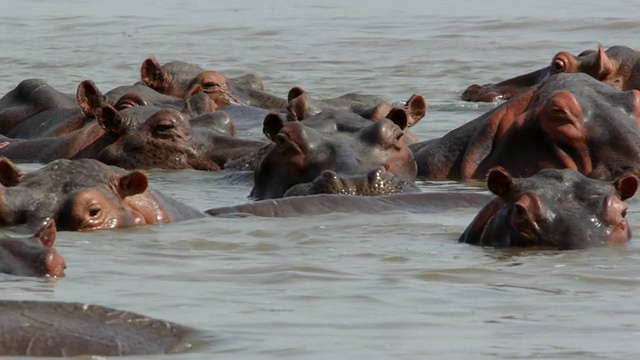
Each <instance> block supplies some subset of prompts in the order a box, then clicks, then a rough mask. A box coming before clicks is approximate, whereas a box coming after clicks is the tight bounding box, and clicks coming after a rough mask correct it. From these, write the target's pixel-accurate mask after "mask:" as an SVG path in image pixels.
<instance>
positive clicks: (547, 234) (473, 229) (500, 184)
mask: <svg viewBox="0 0 640 360" xmlns="http://www.w3.org/2000/svg"><path fill="white" fill-rule="evenodd" d="M487 186H488V188H489V190H491V192H493V193H494V194H495V195H496V197H495V198H494V199H493V200H491V201H490V202H489V203H488V204H487V205H485V206H484V207H483V208H482V209H481V210H480V212H479V213H478V215H477V216H476V217H475V218H474V219H473V221H472V222H471V224H469V226H468V227H467V229H466V230H465V231H464V233H463V234H462V235H461V236H460V238H459V241H460V242H463V243H468V244H473V245H482V246H493V247H506V246H517V247H527V246H542V247H553V248H557V249H560V250H564V249H581V248H586V247H592V246H602V245H616V244H624V243H625V242H626V241H627V240H629V239H630V238H631V227H630V226H629V224H628V223H627V220H626V219H625V216H626V214H627V205H626V204H625V203H624V200H626V199H629V198H630V197H632V196H633V195H634V194H635V192H636V190H637V189H638V178H637V177H636V176H635V175H631V174H624V175H622V176H620V177H619V178H617V179H615V180H613V181H611V182H605V181H600V180H595V179H591V178H588V177H586V176H584V175H583V174H581V173H580V172H578V171H576V170H573V169H543V170H540V172H538V173H537V174H535V175H533V176H531V177H527V178H514V177H512V176H511V174H509V172H507V171H506V170H505V169H504V168H501V167H497V168H493V169H491V170H490V171H489V174H488V178H487Z"/></svg>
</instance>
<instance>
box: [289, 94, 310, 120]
mask: <svg viewBox="0 0 640 360" xmlns="http://www.w3.org/2000/svg"><path fill="white" fill-rule="evenodd" d="M287 99H288V101H289V105H288V106H287V111H288V112H289V116H290V121H300V120H304V119H306V118H307V117H308V115H307V108H308V106H309V94H307V92H306V91H304V90H303V89H302V88H300V87H298V86H295V87H293V88H291V90H289V94H288V95H287Z"/></svg>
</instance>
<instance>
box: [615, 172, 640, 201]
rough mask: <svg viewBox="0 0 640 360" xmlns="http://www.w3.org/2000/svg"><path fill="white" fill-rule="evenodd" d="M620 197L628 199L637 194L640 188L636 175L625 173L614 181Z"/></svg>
mask: <svg viewBox="0 0 640 360" xmlns="http://www.w3.org/2000/svg"><path fill="white" fill-rule="evenodd" d="M613 186H614V187H615V188H616V190H617V192H618V195H620V199H622V200H626V199H629V198H630V197H632V196H633V195H635V193H636V191H637V190H638V178H637V177H636V176H635V175H631V174H625V175H622V176H620V177H619V178H617V179H615V180H614V181H613Z"/></svg>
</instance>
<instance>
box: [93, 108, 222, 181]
mask: <svg viewBox="0 0 640 360" xmlns="http://www.w3.org/2000/svg"><path fill="white" fill-rule="evenodd" d="M108 120H109V121H104V122H103V123H102V124H101V125H102V126H103V128H104V129H105V131H106V132H108V133H110V134H112V136H114V137H116V138H117V140H115V142H113V143H112V144H111V145H109V146H107V147H105V148H104V149H103V150H102V151H100V153H99V154H98V156H97V159H98V160H100V161H102V162H104V163H106V164H109V165H115V166H119V167H122V168H127V169H133V168H138V169H140V168H163V169H197V170H219V169H220V167H219V166H218V165H217V164H216V163H215V162H213V161H211V160H210V159H209V158H207V157H206V156H205V155H204V154H203V152H202V151H200V150H199V149H196V148H194V147H193V145H192V142H191V124H190V123H189V120H188V119H186V118H185V116H184V114H182V113H181V112H179V111H177V110H174V109H159V108H156V107H151V106H145V107H134V108H130V109H126V110H123V111H120V112H119V113H115V114H113V116H112V117H110V118H109V119H108Z"/></svg>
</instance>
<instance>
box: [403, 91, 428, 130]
mask: <svg viewBox="0 0 640 360" xmlns="http://www.w3.org/2000/svg"><path fill="white" fill-rule="evenodd" d="M404 110H405V111H406V112H407V114H408V115H409V126H413V125H415V124H417V123H418V121H420V119H422V118H423V117H424V116H425V115H426V114H427V99H425V98H424V96H422V95H420V94H413V95H411V97H410V98H409V100H407V102H406V103H405V104H404Z"/></svg>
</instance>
